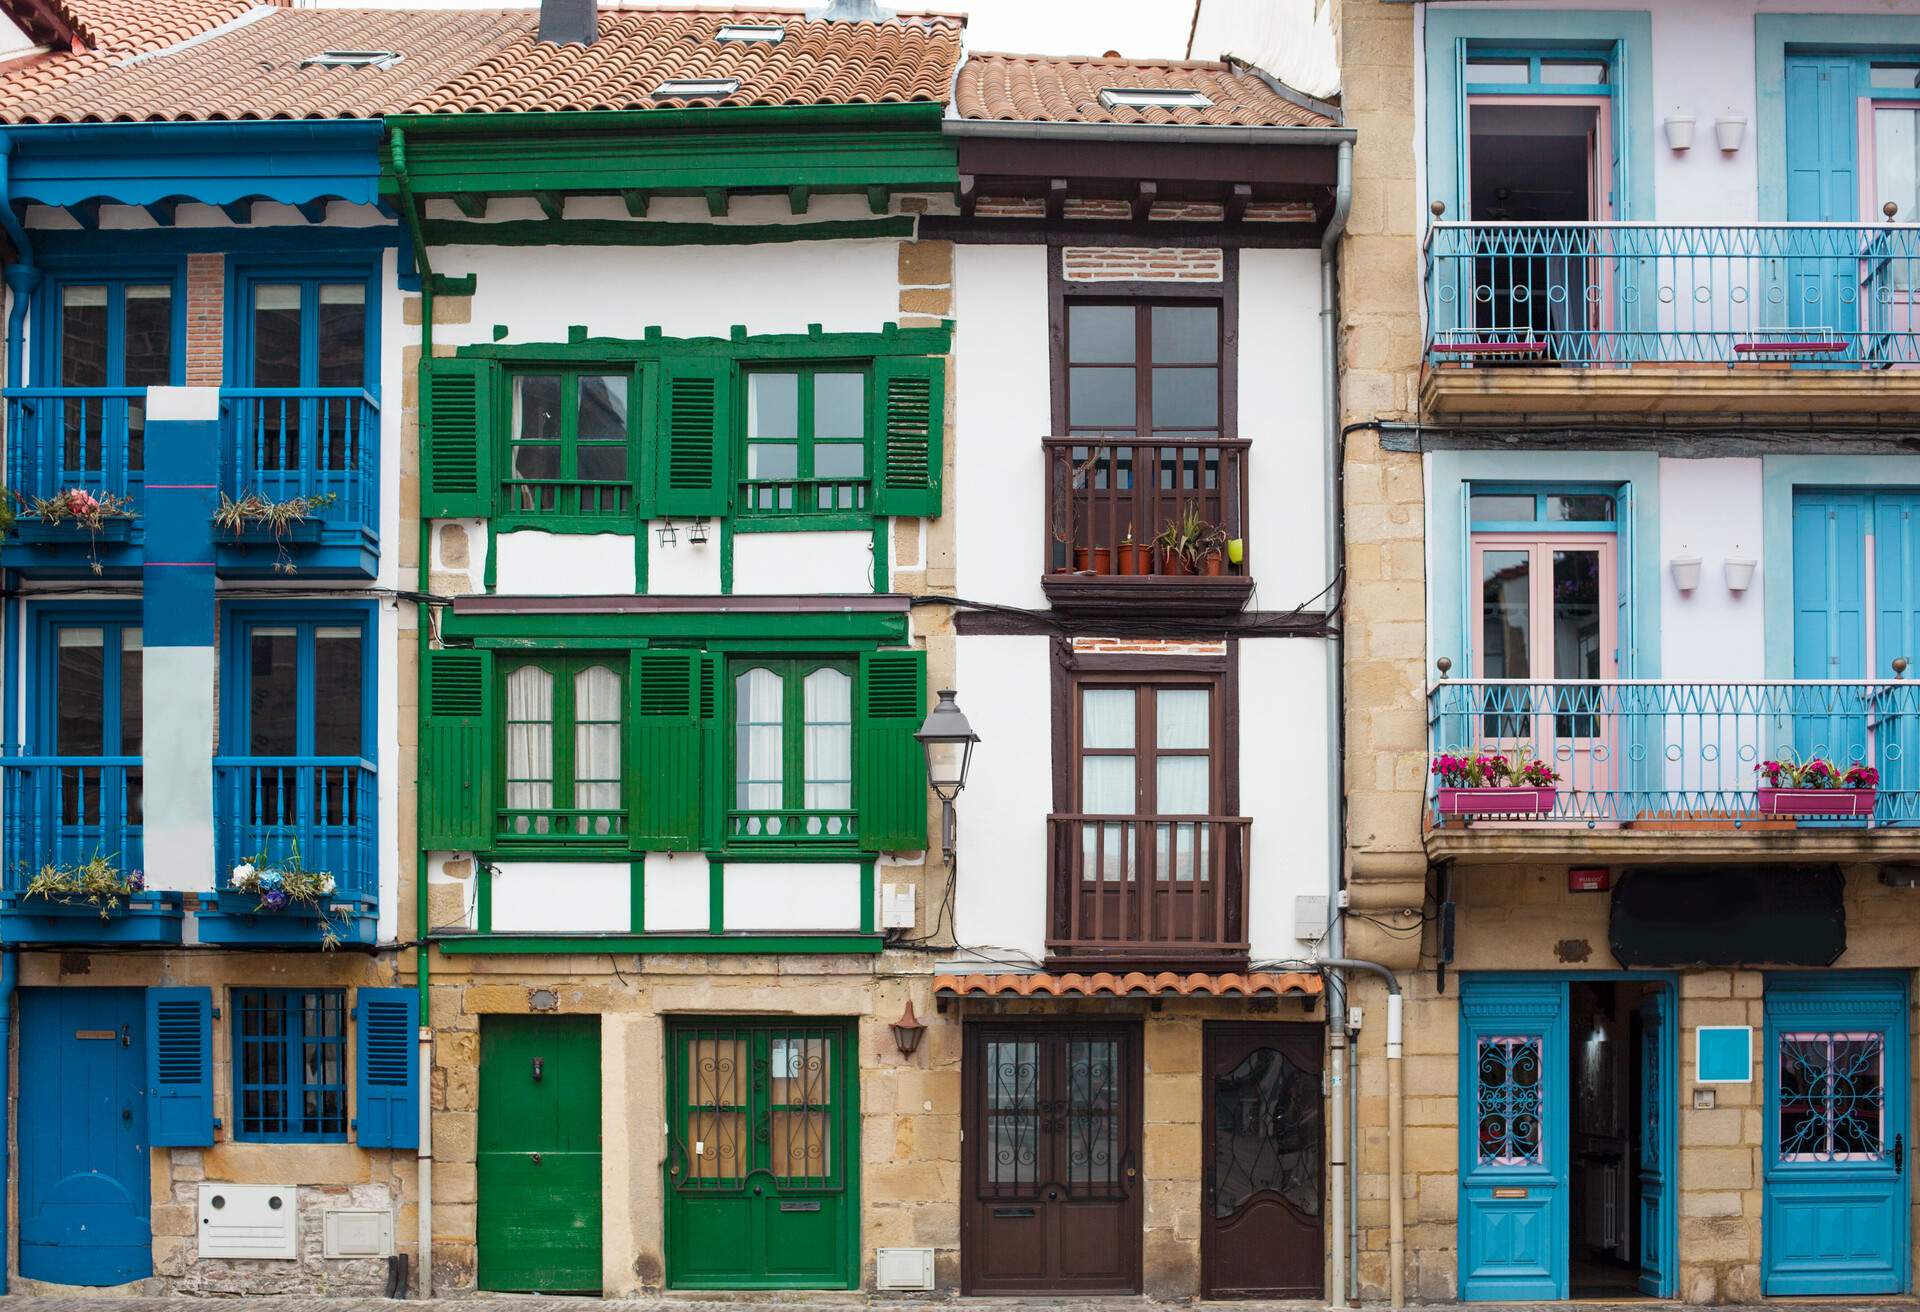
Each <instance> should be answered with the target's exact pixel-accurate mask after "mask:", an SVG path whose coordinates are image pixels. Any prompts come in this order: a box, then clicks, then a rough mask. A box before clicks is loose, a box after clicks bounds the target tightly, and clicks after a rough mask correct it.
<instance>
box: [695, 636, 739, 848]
mask: <svg viewBox="0 0 1920 1312" xmlns="http://www.w3.org/2000/svg"><path fill="white" fill-rule="evenodd" d="M726 677H727V660H726V657H724V656H720V655H716V654H715V653H713V652H708V653H706V654H705V655H703V656H701V658H700V704H699V708H698V713H699V719H700V846H701V847H702V848H704V849H706V850H707V851H709V852H711V851H714V850H716V849H717V848H719V847H720V845H721V842H722V835H723V834H724V833H725V831H726V824H727V808H728V807H729V806H731V805H732V804H733V780H732V778H731V777H730V776H729V775H728V773H727V766H728V762H729V761H730V760H731V759H732V756H731V754H730V753H729V752H728V751H727V733H728V726H727V724H726V721H725V720H724V719H723V718H722V710H723V708H724V707H725V706H726V705H727V698H726V696H725V691H726V686H725V680H726Z"/></svg>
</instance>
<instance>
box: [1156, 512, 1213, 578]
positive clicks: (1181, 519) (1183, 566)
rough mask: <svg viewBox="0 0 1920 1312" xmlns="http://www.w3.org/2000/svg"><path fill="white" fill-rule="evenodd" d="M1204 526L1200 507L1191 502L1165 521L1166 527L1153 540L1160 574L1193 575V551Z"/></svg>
mask: <svg viewBox="0 0 1920 1312" xmlns="http://www.w3.org/2000/svg"><path fill="white" fill-rule="evenodd" d="M1205 524H1206V521H1204V520H1202V519H1201V518H1200V507H1199V506H1197V505H1195V504H1194V503H1193V502H1191V501H1189V502H1187V503H1185V504H1184V505H1183V506H1181V508H1180V512H1179V514H1177V515H1175V516H1174V518H1172V519H1170V520H1168V521H1167V526H1166V527H1165V528H1163V529H1161V530H1160V533H1159V535H1158V536H1157V537H1155V538H1154V540H1153V545H1154V547H1155V548H1156V549H1157V550H1158V552H1159V556H1160V572H1161V573H1162V574H1191V573H1193V567H1194V560H1195V550H1194V549H1195V546H1196V544H1197V543H1198V542H1199V540H1200V534H1201V531H1202V530H1203V529H1204V528H1205Z"/></svg>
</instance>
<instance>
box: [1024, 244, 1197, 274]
mask: <svg viewBox="0 0 1920 1312" xmlns="http://www.w3.org/2000/svg"><path fill="white" fill-rule="evenodd" d="M1061 273H1062V276H1064V277H1065V278H1066V280H1067V281H1068V282H1220V281H1223V280H1224V279H1225V277H1226V256H1225V254H1224V253H1223V252H1222V251H1221V249H1220V248H1219V247H1217V246H1195V247H1191V248H1189V247H1184V246H1068V247H1065V248H1064V249H1063V250H1062V252H1061Z"/></svg>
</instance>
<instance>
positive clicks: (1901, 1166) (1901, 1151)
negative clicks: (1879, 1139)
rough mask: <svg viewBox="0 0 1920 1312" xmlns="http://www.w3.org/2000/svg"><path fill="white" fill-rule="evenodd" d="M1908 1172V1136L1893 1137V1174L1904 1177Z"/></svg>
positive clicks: (1897, 1135)
mask: <svg viewBox="0 0 1920 1312" xmlns="http://www.w3.org/2000/svg"><path fill="white" fill-rule="evenodd" d="M1906 1170H1907V1136H1906V1135H1904V1134H1896V1135H1894V1136H1893V1173H1894V1174H1895V1175H1904V1174H1906Z"/></svg>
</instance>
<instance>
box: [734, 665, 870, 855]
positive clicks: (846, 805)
mask: <svg viewBox="0 0 1920 1312" xmlns="http://www.w3.org/2000/svg"><path fill="white" fill-rule="evenodd" d="M855 671H856V664H855V662H853V661H848V660H832V659H818V658H804V657H793V658H767V657H741V658H737V659H735V660H733V661H732V662H730V663H729V664H728V666H727V706H728V723H729V724H730V725H731V730H732V731H731V736H730V740H729V750H728V770H727V780H728V783H727V787H728V793H727V801H728V806H727V827H726V835H727V842H728V844H729V845H737V846H749V847H751V846H755V845H760V844H775V843H800V844H805V845H808V846H815V845H844V846H848V847H851V846H853V845H854V844H855V842H856V841H857V839H858V837H859V796H858V793H857V792H856V789H855V780H854V761H855V759H856V756H857V751H858V746H859V744H858V736H859V715H858V712H857V709H856V708H857V706H858V701H857V698H856V683H857V680H856V678H855ZM827 676H833V677H827Z"/></svg>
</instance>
